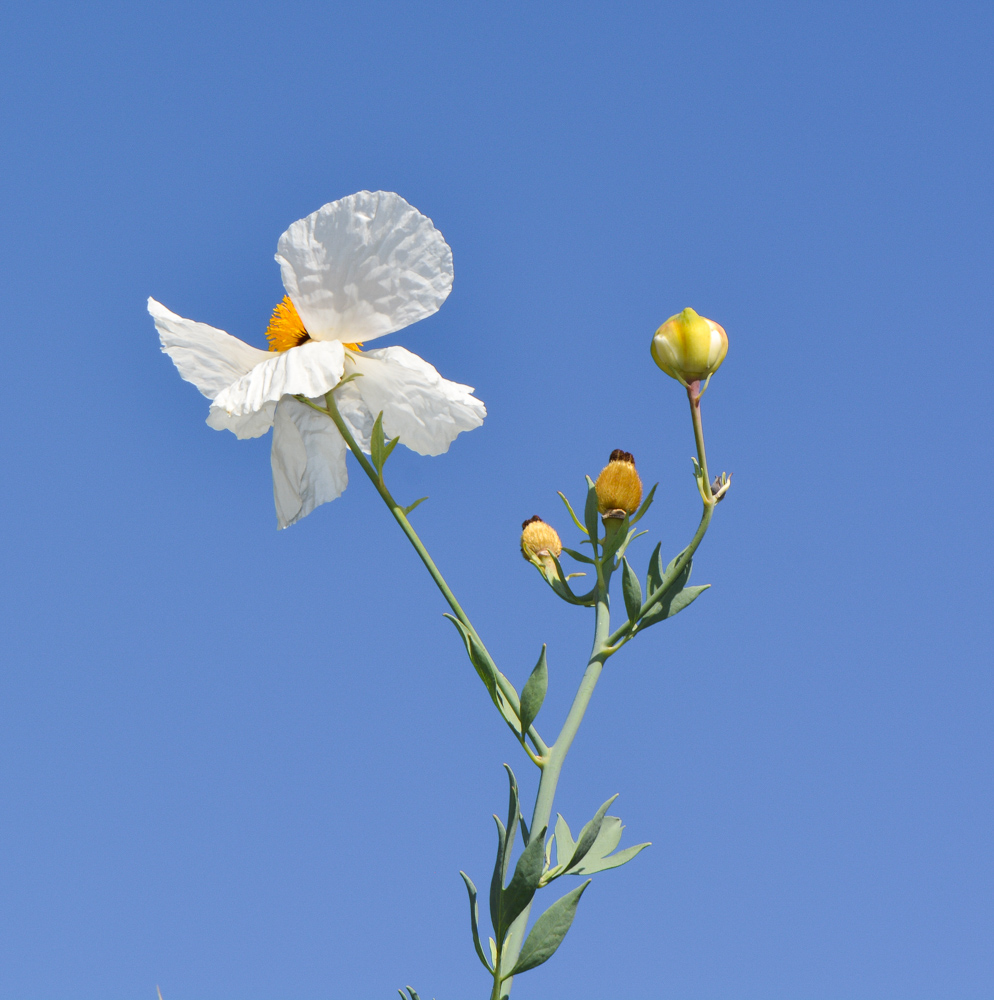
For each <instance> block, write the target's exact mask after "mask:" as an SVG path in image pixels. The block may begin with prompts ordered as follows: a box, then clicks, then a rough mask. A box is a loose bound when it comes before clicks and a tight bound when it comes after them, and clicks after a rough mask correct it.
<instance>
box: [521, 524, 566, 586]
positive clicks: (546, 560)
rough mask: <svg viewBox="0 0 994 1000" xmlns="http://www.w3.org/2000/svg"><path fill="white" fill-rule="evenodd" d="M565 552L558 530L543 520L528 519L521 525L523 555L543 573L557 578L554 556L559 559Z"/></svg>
mask: <svg viewBox="0 0 994 1000" xmlns="http://www.w3.org/2000/svg"><path fill="white" fill-rule="evenodd" d="M562 551H563V543H562V542H561V541H560V540H559V535H558V534H557V533H556V529H555V528H553V527H552V525H551V524H546V523H545V521H543V520H542V518H540V517H538V516H537V515H536V516H535V517H530V518H528V520H527V521H525V522H523V523H522V525H521V554H522V555H523V556H524V557H525V558H526V559H527V560H528V561H529V562H530V563H534V564H535V565H536V566H538V567H539V568H540V569H541V570H542V572H543V573H551V574H552V575H553V576H556V565H555V563H554V562H553V561H552V558H551V557H552V556H555V557H556V558H557V559H558V558H559V556H560V555H561V553H562Z"/></svg>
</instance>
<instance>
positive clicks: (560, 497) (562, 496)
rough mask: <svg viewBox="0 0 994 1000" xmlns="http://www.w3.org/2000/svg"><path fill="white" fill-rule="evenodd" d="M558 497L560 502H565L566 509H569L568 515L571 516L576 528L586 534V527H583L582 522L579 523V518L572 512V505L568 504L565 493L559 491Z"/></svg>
mask: <svg viewBox="0 0 994 1000" xmlns="http://www.w3.org/2000/svg"><path fill="white" fill-rule="evenodd" d="M559 499H560V500H562V502H563V503H564V504H566V509H567V510H568V511H569V516H570V517H571V518H573V523H574V524H575V525H576V526H577V527H578V528H579V529H580V530H581V531H582V532H583V533H584V534H587V529H586V528H585V527H584V526H583V525H582V524H580V519H579V518H578V517H577V516H576V513H575V512H574V510H573V507H572V505H571V504H570V502H569V500H567V499H566V494H565V493H561V492H560V493H559Z"/></svg>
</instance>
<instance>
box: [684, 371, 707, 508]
mask: <svg viewBox="0 0 994 1000" xmlns="http://www.w3.org/2000/svg"><path fill="white" fill-rule="evenodd" d="M701 392H702V390H701V383H700V382H691V383H690V385H688V386H687V399H688V400H690V418H691V420H693V422H694V440H695V441H696V442H697V461H698V463H700V466H701V472H702V473H704V502H705V503H710V502H711V501H712V496H711V479H710V477H709V476H708V458H707V455H706V454H705V453H704V425H703V424H702V423H701Z"/></svg>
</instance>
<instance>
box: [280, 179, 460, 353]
mask: <svg viewBox="0 0 994 1000" xmlns="http://www.w3.org/2000/svg"><path fill="white" fill-rule="evenodd" d="M276 260H277V261H278V262H279V265H280V270H281V271H282V273H283V284H284V285H285V286H286V290H287V294H288V295H289V296H290V298H291V300H292V301H293V304H294V305H295V306H296V307H297V312H298V313H299V314H300V317H301V319H302V320H303V321H304V326H305V327H306V328H307V332H308V333H309V334H310V335H311V337H313V338H314V339H315V340H343V341H345V342H346V343H351V342H360V343H361V342H363V341H367V340H373V339H374V338H375V337H382V336H383V335H384V334H387V333H393V332H394V331H395V330H400V329H402V328H403V327H405V326H408V325H409V324H411V323H414V322H416V321H417V320H419V319H424V318H425V317H426V316H430V315H431V314H432V313H434V312H436V311H437V310H438V307H439V306H440V305H441V304H442V303H443V302H444V301H445V299H446V297H447V296H448V294H449V292H450V291H451V289H452V251H451V250H450V249H449V245H448V244H447V243H446V242H445V240H444V239H443V238H442V234H441V233H440V232H439V231H438V230H437V229H436V228H435V227H434V226H433V225H432V222H431V219H429V218H427V217H426V216H424V215H422V214H421V213H420V212H419V211H418V210H417V209H416V208H412V207H411V206H410V205H409V204H408V203H407V202H406V201H404V199H403V198H401V196H400V195H399V194H393V193H392V192H389V191H376V192H369V191H360V192H359V193H358V194H353V195H350V196H349V197H348V198H342V199H340V200H339V201H332V202H329V203H328V204H327V205H324V206H322V207H321V208H319V209H318V210H317V211H316V212H314V213H312V214H311V215H308V216H307V218H306V219H300V220H299V221H298V222H295V223H294V224H293V225H292V226H291V227H290V228H289V229H288V230H287V231H286V232H285V233H284V234H283V235H282V236H281V237H280V241H279V245H278V248H277V254H276Z"/></svg>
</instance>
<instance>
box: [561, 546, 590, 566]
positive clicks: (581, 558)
mask: <svg viewBox="0 0 994 1000" xmlns="http://www.w3.org/2000/svg"><path fill="white" fill-rule="evenodd" d="M563 552H565V553H566V555H568V556H569V557H570V558H571V559H575V560H576V561H577V562H582V563H590V565H591V566H593V565H594V560H593V559H591V558H590V556H585V555H584V554H583V553H582V552H577V551H576V549H568V548H566V546H565V545H564V546H563Z"/></svg>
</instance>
